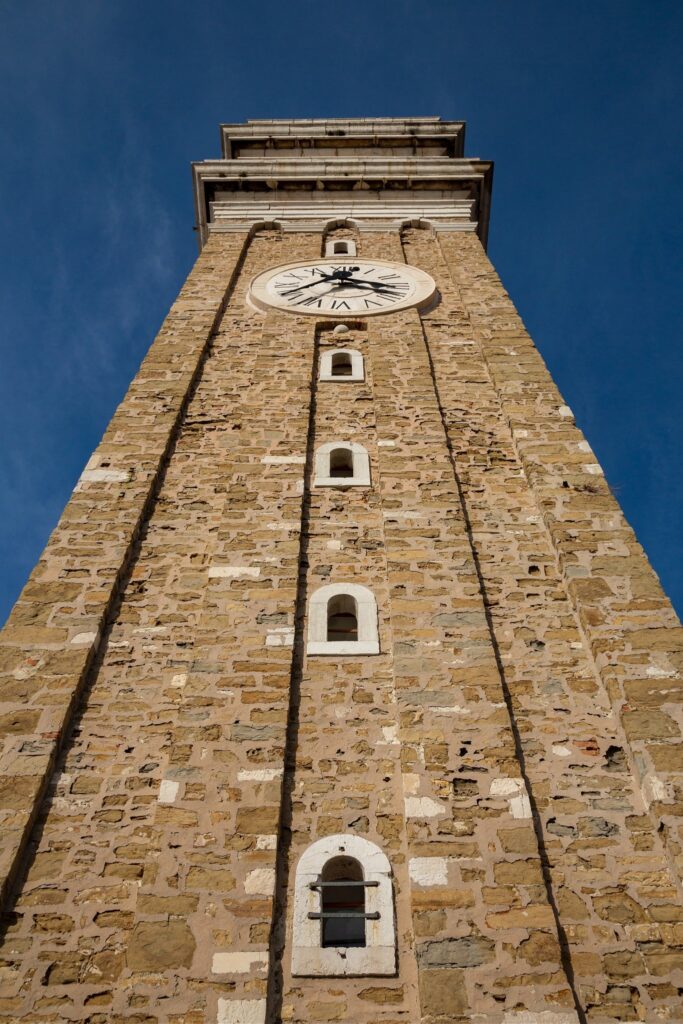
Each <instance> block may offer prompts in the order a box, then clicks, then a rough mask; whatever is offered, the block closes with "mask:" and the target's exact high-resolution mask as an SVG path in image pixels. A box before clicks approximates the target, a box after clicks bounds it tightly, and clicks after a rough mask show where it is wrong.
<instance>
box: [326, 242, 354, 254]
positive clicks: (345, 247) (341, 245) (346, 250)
mask: <svg viewBox="0 0 683 1024" xmlns="http://www.w3.org/2000/svg"><path fill="white" fill-rule="evenodd" d="M355 255H356V243H355V242H354V241H353V240H352V239H350V238H333V239H331V240H330V241H327V242H325V256H326V258H330V257H332V256H355Z"/></svg>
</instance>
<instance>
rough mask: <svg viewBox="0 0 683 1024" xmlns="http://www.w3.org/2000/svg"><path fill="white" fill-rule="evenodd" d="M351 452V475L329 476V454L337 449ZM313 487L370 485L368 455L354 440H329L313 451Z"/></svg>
mask: <svg viewBox="0 0 683 1024" xmlns="http://www.w3.org/2000/svg"><path fill="white" fill-rule="evenodd" d="M340 448H341V449H343V450H345V451H348V452H351V465H352V467H353V476H331V475H330V474H331V470H330V456H331V455H332V452H336V451H339V449H340ZM313 486H314V487H370V456H369V455H368V452H367V449H366V448H364V447H363V445H362V444H356V442H355V441H329V442H328V443H327V444H321V445H320V447H319V448H318V449H317V450H316V453H315V475H314V477H313Z"/></svg>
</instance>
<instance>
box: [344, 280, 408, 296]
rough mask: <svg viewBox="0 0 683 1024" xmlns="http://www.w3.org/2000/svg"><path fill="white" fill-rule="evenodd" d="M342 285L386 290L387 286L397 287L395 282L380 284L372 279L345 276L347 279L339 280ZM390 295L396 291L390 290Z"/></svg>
mask: <svg viewBox="0 0 683 1024" xmlns="http://www.w3.org/2000/svg"><path fill="white" fill-rule="evenodd" d="M339 284H340V286H341V285H347V284H348V285H350V286H351V287H352V288H372V289H373V291H377V290H378V289H381V291H382V292H384V291H385V290H386V289H387V288H396V285H395V284H380V283H379V282H376V283H373V282H372V281H355V280H354V279H353V278H349V277H347V278H345V280H343V281H340V282H339ZM389 294H390V295H395V294H396V292H395V291H391V292H389Z"/></svg>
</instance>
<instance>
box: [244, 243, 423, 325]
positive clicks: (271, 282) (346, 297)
mask: <svg viewBox="0 0 683 1024" xmlns="http://www.w3.org/2000/svg"><path fill="white" fill-rule="evenodd" d="M435 295H436V284H435V283H434V280H433V279H432V278H431V277H430V276H429V274H425V272H424V271H423V270H418V269H417V267H410V266H407V265H406V264H405V263H389V262H387V261H386V260H371V259H360V258H359V257H357V256H354V257H349V258H348V260H347V261H345V262H340V261H339V260H338V259H320V260H306V261H305V262H303V263H286V264H283V265H282V266H279V267H273V268H271V269H270V270H266V271H264V272H263V273H262V274H258V275H257V276H256V277H255V278H254V279H253V281H252V282H251V285H250V286H249V292H248V299H249V301H250V302H251V304H252V305H253V306H255V307H256V308H257V309H262V310H270V309H280V310H287V311H288V312H291V313H303V314H307V315H310V316H318V317H321V316H331V317H345V316H346V317H348V316H375V315H378V314H380V313H394V312H396V311H397V310H399V309H408V308H409V307H410V306H424V305H426V304H427V303H428V302H430V301H431V300H432V299H433V298H434V296H435Z"/></svg>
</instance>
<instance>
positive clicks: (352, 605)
mask: <svg viewBox="0 0 683 1024" xmlns="http://www.w3.org/2000/svg"><path fill="white" fill-rule="evenodd" d="M357 639H358V604H357V602H356V599H355V597H352V596H351V595H350V594H338V595H337V596H336V597H331V598H330V600H329V601H328V602H327V641H328V643H347V644H348V643H354V642H355V641H356V640H357Z"/></svg>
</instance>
